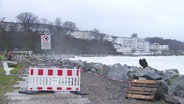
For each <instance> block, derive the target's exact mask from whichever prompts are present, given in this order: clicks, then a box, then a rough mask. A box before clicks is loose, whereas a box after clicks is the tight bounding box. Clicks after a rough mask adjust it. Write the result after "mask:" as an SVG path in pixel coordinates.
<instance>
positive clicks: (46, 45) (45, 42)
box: [41, 35, 51, 50]
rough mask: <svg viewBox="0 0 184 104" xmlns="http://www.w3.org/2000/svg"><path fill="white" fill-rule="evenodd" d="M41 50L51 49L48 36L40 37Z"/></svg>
mask: <svg viewBox="0 0 184 104" xmlns="http://www.w3.org/2000/svg"><path fill="white" fill-rule="evenodd" d="M41 49H45V50H47V49H51V38H50V35H41Z"/></svg>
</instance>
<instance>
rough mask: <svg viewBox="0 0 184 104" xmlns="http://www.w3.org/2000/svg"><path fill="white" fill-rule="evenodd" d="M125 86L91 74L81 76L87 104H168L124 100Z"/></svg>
mask: <svg viewBox="0 0 184 104" xmlns="http://www.w3.org/2000/svg"><path fill="white" fill-rule="evenodd" d="M127 86H128V83H125V82H118V81H113V80H108V79H106V78H104V77H100V76H98V75H95V74H93V73H88V72H82V74H81V91H82V92H87V93H88V94H89V95H87V98H89V100H90V103H89V104H168V103H165V102H164V101H145V100H135V99H126V98H125V92H126V88H127ZM85 97H86V96H85Z"/></svg>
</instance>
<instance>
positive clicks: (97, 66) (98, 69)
mask: <svg viewBox="0 0 184 104" xmlns="http://www.w3.org/2000/svg"><path fill="white" fill-rule="evenodd" d="M93 68H94V69H96V72H97V73H98V74H102V75H104V76H106V77H107V74H108V72H109V70H110V67H109V66H107V65H103V64H101V63H96V64H94V65H93Z"/></svg>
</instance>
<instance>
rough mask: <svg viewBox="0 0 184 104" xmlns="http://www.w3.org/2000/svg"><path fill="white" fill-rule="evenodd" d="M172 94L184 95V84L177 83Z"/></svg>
mask: <svg viewBox="0 0 184 104" xmlns="http://www.w3.org/2000/svg"><path fill="white" fill-rule="evenodd" d="M173 94H174V95H176V96H180V97H184V85H177V86H176V87H175V89H174V93H173Z"/></svg>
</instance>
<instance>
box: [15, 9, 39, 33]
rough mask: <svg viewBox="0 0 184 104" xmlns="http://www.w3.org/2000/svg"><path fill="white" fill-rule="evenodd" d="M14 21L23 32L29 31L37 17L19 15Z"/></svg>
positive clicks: (26, 13) (24, 13) (26, 14)
mask: <svg viewBox="0 0 184 104" xmlns="http://www.w3.org/2000/svg"><path fill="white" fill-rule="evenodd" d="M16 19H17V20H18V22H20V23H21V24H22V26H23V28H24V31H27V32H28V31H30V28H31V26H33V24H34V23H35V22H36V21H37V19H38V17H37V16H35V15H34V14H32V13H29V12H23V13H20V14H19V15H18V16H17V17H16Z"/></svg>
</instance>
